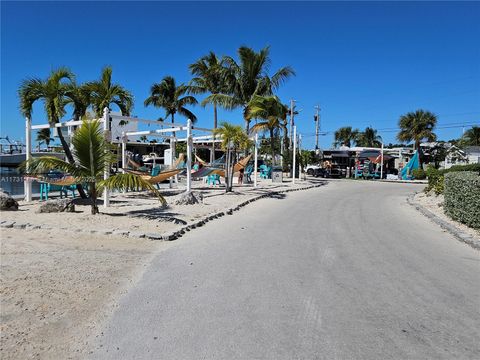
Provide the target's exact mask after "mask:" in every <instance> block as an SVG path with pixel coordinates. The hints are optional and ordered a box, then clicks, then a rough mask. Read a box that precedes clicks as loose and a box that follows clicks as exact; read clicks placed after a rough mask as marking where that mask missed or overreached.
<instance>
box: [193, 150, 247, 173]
mask: <svg viewBox="0 0 480 360" xmlns="http://www.w3.org/2000/svg"><path fill="white" fill-rule="evenodd" d="M251 157H252V154H250V155H248V156H246V157H244V158H243V159H242V160H240V161H239V162H237V163H236V164H235V165H234V166H233V172H234V173H236V172H238V171H240V170H241V169H244V168H245V167H246V166H247V164H248V162H249V161H250V158H251ZM212 174H217V175H220V176H221V177H225V169H221V168H216V167H209V166H206V167H203V168H201V169H200V170H198V171H197V172H195V173H193V174H192V176H193V177H196V178H199V177H204V176H208V175H212Z"/></svg>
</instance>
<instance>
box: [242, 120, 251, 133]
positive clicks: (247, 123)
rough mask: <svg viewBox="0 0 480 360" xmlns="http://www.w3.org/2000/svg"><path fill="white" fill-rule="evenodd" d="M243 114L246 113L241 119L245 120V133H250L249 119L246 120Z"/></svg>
mask: <svg viewBox="0 0 480 360" xmlns="http://www.w3.org/2000/svg"><path fill="white" fill-rule="evenodd" d="M245 116H246V115H243V119H244V120H245V133H246V134H247V135H248V134H249V133H250V120H247V118H246V117H245Z"/></svg>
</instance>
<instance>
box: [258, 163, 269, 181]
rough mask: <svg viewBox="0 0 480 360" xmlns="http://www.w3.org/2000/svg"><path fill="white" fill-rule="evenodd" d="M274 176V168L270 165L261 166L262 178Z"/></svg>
mask: <svg viewBox="0 0 480 360" xmlns="http://www.w3.org/2000/svg"><path fill="white" fill-rule="evenodd" d="M271 177H272V168H271V167H270V166H266V165H262V166H260V179H270V178H271Z"/></svg>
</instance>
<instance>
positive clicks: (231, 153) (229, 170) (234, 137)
mask: <svg viewBox="0 0 480 360" xmlns="http://www.w3.org/2000/svg"><path fill="white" fill-rule="evenodd" d="M214 134H216V135H220V136H221V138H222V143H221V146H222V149H223V150H225V151H226V154H227V156H226V164H225V184H226V189H225V191H226V192H230V191H232V183H233V167H234V165H235V161H236V158H237V153H238V151H240V150H247V149H248V148H250V147H251V145H252V143H251V141H250V139H249V138H248V136H247V134H245V133H244V132H243V129H242V127H241V126H238V125H232V124H229V123H227V122H222V123H221V124H220V127H218V128H217V129H216V130H215V131H214Z"/></svg>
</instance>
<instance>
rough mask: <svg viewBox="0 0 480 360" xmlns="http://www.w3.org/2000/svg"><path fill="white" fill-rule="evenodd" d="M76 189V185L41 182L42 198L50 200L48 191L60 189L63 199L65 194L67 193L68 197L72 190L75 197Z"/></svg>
mask: <svg viewBox="0 0 480 360" xmlns="http://www.w3.org/2000/svg"><path fill="white" fill-rule="evenodd" d="M76 189H77V186H76V185H68V186H59V185H54V184H49V183H40V200H44V199H45V200H48V193H49V192H50V191H59V192H60V198H61V199H63V195H65V197H68V192H69V191H71V193H72V197H73V198H75V197H76V196H75V190H76Z"/></svg>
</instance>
